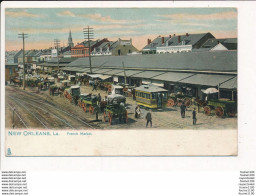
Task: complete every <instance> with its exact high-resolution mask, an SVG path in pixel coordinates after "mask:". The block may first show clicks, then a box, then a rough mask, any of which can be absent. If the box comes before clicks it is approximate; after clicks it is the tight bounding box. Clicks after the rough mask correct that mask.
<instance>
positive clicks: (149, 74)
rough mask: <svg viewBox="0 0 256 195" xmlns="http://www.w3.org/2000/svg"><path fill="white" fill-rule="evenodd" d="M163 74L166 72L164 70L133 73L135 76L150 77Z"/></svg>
mask: <svg viewBox="0 0 256 195" xmlns="http://www.w3.org/2000/svg"><path fill="white" fill-rule="evenodd" d="M162 74H164V72H159V71H143V72H141V73H138V74H135V75H133V77H136V78H145V79H150V78H153V77H155V76H159V75H162Z"/></svg>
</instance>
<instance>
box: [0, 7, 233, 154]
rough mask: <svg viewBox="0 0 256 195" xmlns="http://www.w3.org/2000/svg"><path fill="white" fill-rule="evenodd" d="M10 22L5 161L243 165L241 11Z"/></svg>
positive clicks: (165, 10) (94, 12)
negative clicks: (108, 159)
mask: <svg viewBox="0 0 256 195" xmlns="http://www.w3.org/2000/svg"><path fill="white" fill-rule="evenodd" d="M3 13H4V24H3V25H4V29H5V31H4V33H5V36H4V40H3V42H4V46H5V47H2V51H1V52H3V53H4V54H5V59H4V61H3V59H2V63H1V64H2V65H1V66H4V68H2V72H1V75H2V76H4V82H1V88H2V91H3V92H4V93H3V94H2V100H4V105H5V107H4V108H1V109H2V113H4V115H2V116H4V117H5V120H4V119H2V122H3V121H4V123H5V132H4V136H5V155H6V156H10V157H11V156H12V157H15V156H195V155H197V156H199V155H207V156H224V155H225V156H229V155H237V144H238V143H237V134H238V126H237V121H238V109H237V104H238V98H237V96H238V90H237V78H238V74H237V73H238V71H237V70H238V56H237V50H238V33H237V30H238V29H237V15H238V10H237V8H235V7H214V8H211V7H200V8H199V7H198V8H196V7H190V8H186V7H162V8H159V7H157V8H153V7H151V8H143V7H136V8H134V7H130V8H127V7H115V8H113V7H112V8H107V7H77V8H68V7H62V8H61V7H49V8H39V7H38V8H35V7H34V8H30V7H27V8H24V7H22V8H18V7H15V8H14V7H5V8H4V9H3ZM3 69H4V70H3ZM3 71H5V73H4V72H3ZM2 81H3V78H2Z"/></svg>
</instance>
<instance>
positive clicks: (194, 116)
mask: <svg viewBox="0 0 256 195" xmlns="http://www.w3.org/2000/svg"><path fill="white" fill-rule="evenodd" d="M192 118H193V125H196V120H197V119H196V108H194V110H193V112H192Z"/></svg>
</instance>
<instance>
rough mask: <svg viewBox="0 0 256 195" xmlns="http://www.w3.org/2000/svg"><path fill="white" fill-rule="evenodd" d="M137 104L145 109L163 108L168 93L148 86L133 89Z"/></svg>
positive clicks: (156, 87)
mask: <svg viewBox="0 0 256 195" xmlns="http://www.w3.org/2000/svg"><path fill="white" fill-rule="evenodd" d="M135 96H136V102H137V104H139V105H141V106H143V107H147V108H164V107H166V104H167V100H168V91H167V90H166V89H163V88H161V87H158V86H155V85H152V84H148V85H141V86H140V87H136V88H135Z"/></svg>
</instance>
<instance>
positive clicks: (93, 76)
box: [87, 74, 103, 78]
mask: <svg viewBox="0 0 256 195" xmlns="http://www.w3.org/2000/svg"><path fill="white" fill-rule="evenodd" d="M87 76H89V77H91V78H100V77H101V76H103V75H101V74H87Z"/></svg>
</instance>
